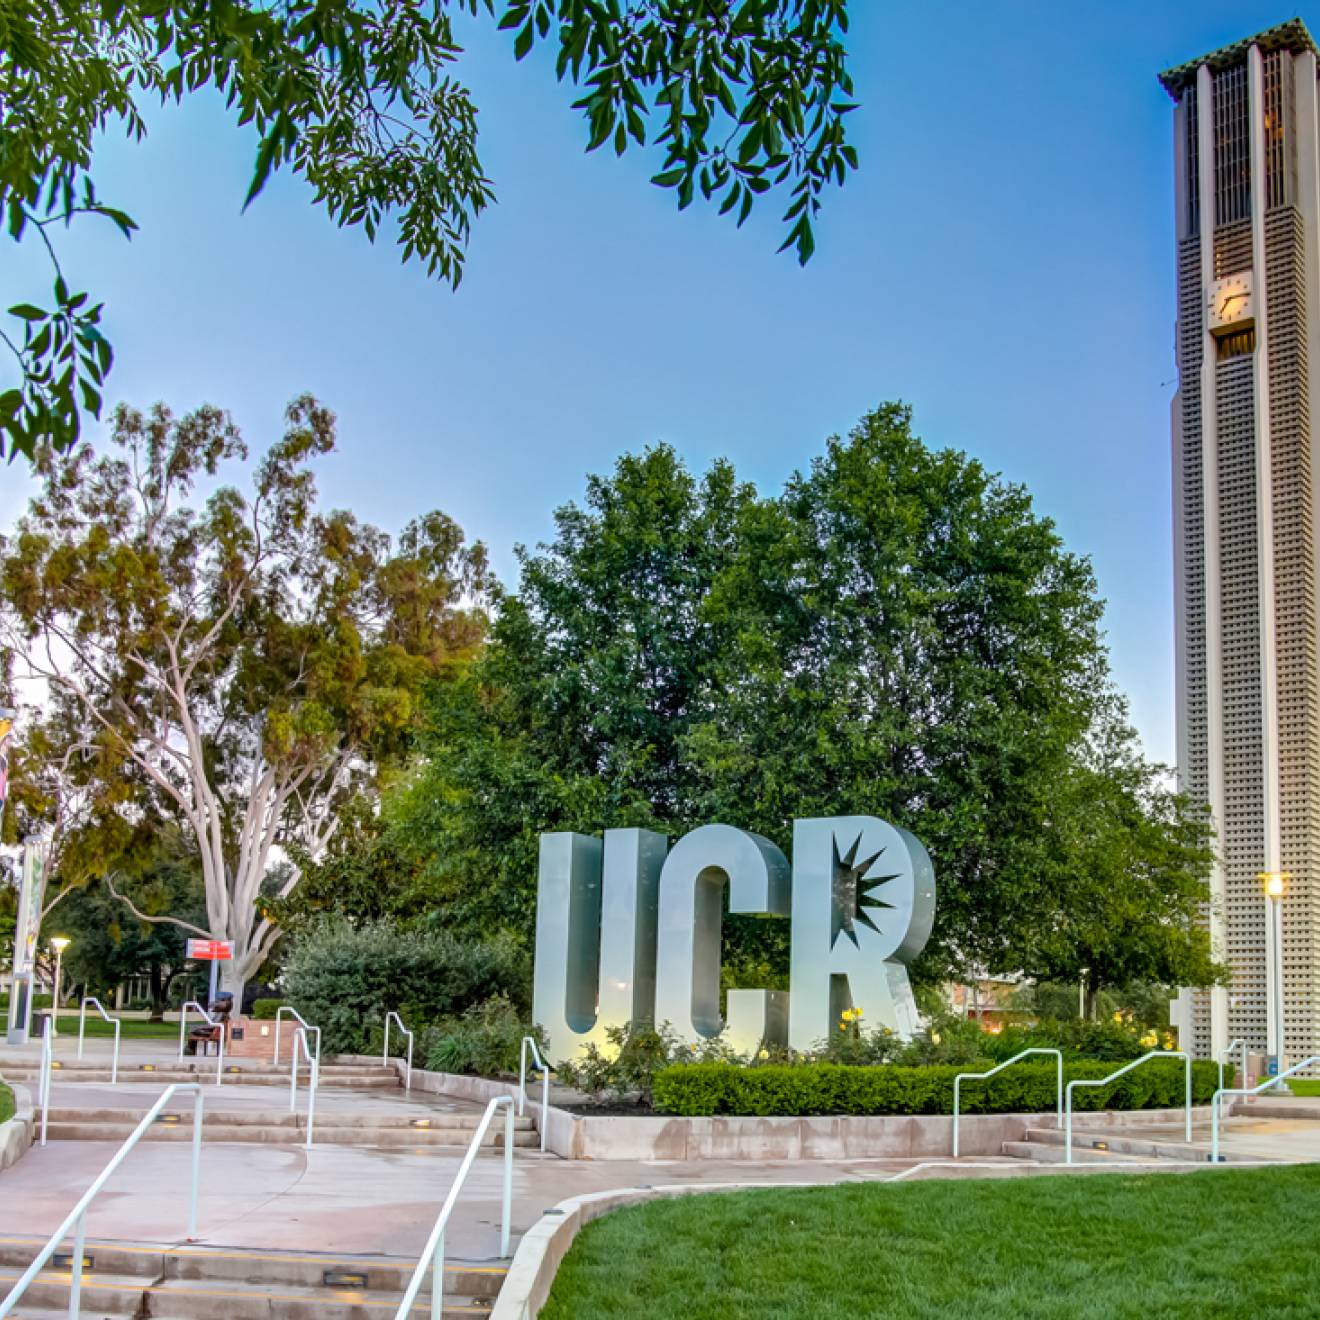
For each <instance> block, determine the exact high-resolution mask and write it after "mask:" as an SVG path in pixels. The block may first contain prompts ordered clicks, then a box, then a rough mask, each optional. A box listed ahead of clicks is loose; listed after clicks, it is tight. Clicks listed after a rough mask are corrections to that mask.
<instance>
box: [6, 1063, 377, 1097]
mask: <svg viewBox="0 0 1320 1320" xmlns="http://www.w3.org/2000/svg"><path fill="white" fill-rule="evenodd" d="M306 1075H307V1070H306V1068H304V1069H303V1070H302V1076H303V1077H304V1078H305V1077H306ZM52 1076H53V1077H54V1079H55V1081H57V1082H65V1083H69V1082H108V1081H109V1080H110V1068H109V1065H106V1066H103V1067H102V1066H98V1067H85V1066H79V1067H73V1066H64V1067H57V1068H54V1069H52ZM0 1077H3V1078H4V1079H5V1080H6V1081H10V1082H23V1083H24V1084H29V1083H32V1084H35V1083H36V1082H37V1081H39V1080H40V1069H39V1068H37V1067H32V1066H23V1065H10V1064H0ZM224 1079H225V1081H227V1082H241V1083H242V1084H243V1085H244V1086H285V1087H287V1086H288V1085H289V1070H288V1068H287V1067H286V1068H285V1069H284V1070H283V1071H282V1072H276V1071H274V1070H272V1069H268V1068H263V1069H260V1070H257V1069H253V1068H250V1067H247V1066H245V1065H242V1064H235V1065H233V1066H232V1067H231V1066H230V1065H228V1064H226V1065H225V1070H224ZM119 1080H120V1081H121V1082H141V1081H151V1082H160V1083H161V1085H163V1086H165V1085H168V1084H169V1083H170V1082H195V1081H199V1080H200V1081H204V1082H210V1081H214V1080H215V1061H214V1060H212V1061H211V1063H210V1065H209V1066H208V1065H207V1064H205V1063H203V1064H202V1065H200V1066H199V1067H196V1068H187V1067H176V1066H165V1065H162V1064H152V1065H145V1064H141V1065H136V1066H134V1065H128V1064H125V1065H121V1066H120V1069H119ZM320 1082H321V1085H322V1086H327V1087H331V1088H333V1089H335V1090H344V1091H397V1090H400V1089H402V1084H401V1083H400V1081H399V1079H398V1077H397V1076H395V1075H394V1074H392V1073H391V1074H386V1073H384V1072H358V1071H344V1072H327V1071H326V1070H325V1069H322V1070H321V1075H320ZM222 1085H223V1083H222Z"/></svg>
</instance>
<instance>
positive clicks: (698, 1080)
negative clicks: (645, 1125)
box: [654, 1059, 1219, 1117]
mask: <svg viewBox="0 0 1320 1320" xmlns="http://www.w3.org/2000/svg"><path fill="white" fill-rule="evenodd" d="M991 1066H993V1065H991V1064H985V1065H980V1064H972V1065H968V1066H957V1065H930V1066H926V1067H915V1068H909V1067H903V1066H900V1065H897V1064H889V1065H880V1066H870V1067H851V1066H848V1065H846V1064H834V1063H800V1064H786V1065H777V1064H763V1065H760V1066H757V1067H744V1066H742V1065H739V1064H734V1063H718V1062H717V1063H692V1064H675V1065H673V1066H671V1067H668V1068H665V1069H664V1070H663V1071H661V1072H660V1073H658V1074H657V1076H656V1078H655V1092H654V1096H655V1108H656V1109H657V1110H659V1111H660V1112H662V1113H665V1114H676V1115H682V1116H685V1117H705V1116H711V1115H726V1114H727V1115H735V1114H743V1115H755V1116H770V1115H795V1116H806V1115H813V1114H950V1113H952V1112H953V1079H954V1078H955V1077H956V1076H957V1075H958V1074H959V1073H960V1072H968V1071H978V1072H979V1071H984V1070H985V1069H986V1068H989V1067H991ZM1119 1066H1120V1065H1118V1064H1115V1063H1113V1062H1099V1061H1087V1060H1082V1061H1080V1062H1073V1063H1066V1064H1064V1070H1063V1075H1064V1081H1065V1083H1067V1082H1071V1081H1075V1080H1078V1079H1087V1080H1089V1079H1092V1078H1100V1077H1104V1076H1106V1075H1107V1074H1108V1073H1111V1072H1113V1071H1114V1070H1115V1068H1117V1067H1119ZM1056 1076H1057V1074H1056V1070H1055V1067H1054V1065H1053V1064H1052V1063H1023V1064H1019V1065H1015V1066H1014V1067H1012V1068H1008V1069H1005V1071H1004V1072H1002V1073H999V1074H997V1075H996V1076H994V1077H992V1078H989V1079H988V1080H986V1081H972V1080H970V1079H969V1080H965V1081H964V1082H963V1084H962V1087H961V1091H960V1097H961V1098H960V1107H961V1109H962V1111H963V1112H964V1113H967V1114H976V1113H979V1114H1009V1113H1044V1112H1046V1111H1049V1110H1052V1109H1053V1108H1054V1105H1055V1095H1056ZM1183 1077H1184V1072H1183V1064H1182V1062H1181V1061H1180V1060H1177V1059H1155V1060H1152V1061H1151V1062H1150V1063H1147V1064H1143V1065H1142V1067H1140V1068H1138V1069H1135V1070H1134V1071H1133V1072H1130V1073H1128V1074H1126V1075H1125V1076H1124V1077H1122V1078H1120V1079H1119V1080H1118V1081H1116V1082H1112V1083H1111V1084H1110V1085H1108V1086H1104V1087H1082V1088H1078V1090H1076V1091H1075V1092H1074V1093H1073V1107H1074V1109H1077V1110H1096V1109H1163V1108H1171V1107H1174V1106H1177V1105H1181V1104H1182V1102H1183ZM1218 1084H1219V1072H1218V1069H1217V1068H1216V1066H1215V1065H1214V1064H1213V1063H1206V1062H1198V1063H1194V1064H1193V1065H1192V1099H1193V1101H1194V1102H1196V1103H1205V1102H1206V1101H1208V1100H1209V1099H1210V1097H1211V1096H1212V1095H1213V1094H1214V1091H1215V1088H1216V1087H1217V1086H1218Z"/></svg>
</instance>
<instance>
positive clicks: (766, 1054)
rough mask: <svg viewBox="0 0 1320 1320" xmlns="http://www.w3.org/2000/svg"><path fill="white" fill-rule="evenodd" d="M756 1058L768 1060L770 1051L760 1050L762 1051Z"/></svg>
mask: <svg viewBox="0 0 1320 1320" xmlns="http://www.w3.org/2000/svg"><path fill="white" fill-rule="evenodd" d="M756 1057H757V1058H758V1059H768V1058H769V1057H770V1051H769V1050H762V1051H761V1052H760V1054H758V1055H757V1056H756Z"/></svg>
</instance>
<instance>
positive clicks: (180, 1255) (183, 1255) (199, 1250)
mask: <svg viewBox="0 0 1320 1320" xmlns="http://www.w3.org/2000/svg"><path fill="white" fill-rule="evenodd" d="M47 1241H49V1239H48V1238H39V1237H18V1236H13V1235H7V1234H0V1253H2V1254H15V1253H21V1254H22V1255H23V1264H22V1266H21V1268H26V1266H27V1263H28V1258H29V1257H31V1256H33V1255H35V1254H36V1252H37V1251H39V1250H40V1249H41V1248H42V1247H44V1246H45V1245H46V1243H47ZM71 1249H72V1243H65V1244H62V1246H61V1248H60V1250H61V1252H64V1251H69V1250H71ZM83 1250H84V1253H85V1254H86V1255H88V1256H95V1254H96V1253H97V1252H98V1251H100V1252H105V1253H115V1252H117V1253H119V1254H121V1255H128V1256H140V1257H141V1258H142V1263H143V1268H144V1271H153V1270H155V1269H157V1268H158V1262H159V1260H160V1259H161V1258H162V1257H164V1258H167V1259H171V1260H180V1261H188V1262H195V1263H198V1264H206V1263H215V1262H219V1261H225V1262H231V1261H238V1262H242V1263H244V1264H250V1265H261V1264H266V1265H272V1266H278V1265H286V1264H294V1265H307V1266H314V1267H316V1268H318V1269H336V1268H341V1267H342V1268H345V1269H363V1268H370V1269H374V1270H397V1271H399V1272H400V1273H403V1274H405V1275H409V1274H411V1273H412V1271H413V1269H414V1268H415V1267H416V1265H417V1258H416V1257H415V1256H387V1255H382V1254H380V1253H377V1252H351V1251H298V1250H294V1249H292V1248H290V1249H286V1250H276V1251H271V1250H268V1249H265V1248H261V1247H236V1246H225V1245H223V1244H214V1245H213V1244H211V1243H205V1242H189V1243H185V1244H177V1243H171V1242H135V1241H131V1240H120V1239H117V1238H90V1239H88V1241H87V1242H86V1243H85V1244H84V1248H83ZM12 1268H13V1265H11V1264H6V1263H4V1261H3V1260H0V1270H6V1269H12ZM508 1272H509V1267H508V1265H507V1264H505V1263H504V1262H502V1261H498V1260H495V1261H493V1260H490V1259H475V1260H468V1259H465V1258H464V1257H461V1256H447V1257H446V1259H445V1273H446V1274H489V1275H497V1276H503V1275H505V1274H507V1273H508ZM138 1277H141V1275H139V1276H138Z"/></svg>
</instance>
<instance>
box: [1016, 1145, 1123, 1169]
mask: <svg viewBox="0 0 1320 1320" xmlns="http://www.w3.org/2000/svg"><path fill="white" fill-rule="evenodd" d="M1002 1150H1003V1153H1004V1154H1005V1155H1010V1156H1012V1157H1013V1158H1014V1159H1018V1160H1037V1161H1039V1162H1040V1163H1042V1164H1062V1163H1064V1162H1065V1151H1064V1149H1063V1147H1062V1146H1056V1145H1053V1144H1052V1143H1050V1142H1044V1141H1006V1142H1004V1144H1003V1147H1002ZM1073 1163H1074V1164H1128V1163H1136V1160H1135V1159H1134V1158H1133V1157H1132V1156H1130V1155H1119V1154H1116V1153H1115V1152H1113V1151H1107V1150H1095V1149H1093V1148H1091V1147H1089V1146H1077V1145H1074V1146H1073Z"/></svg>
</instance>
